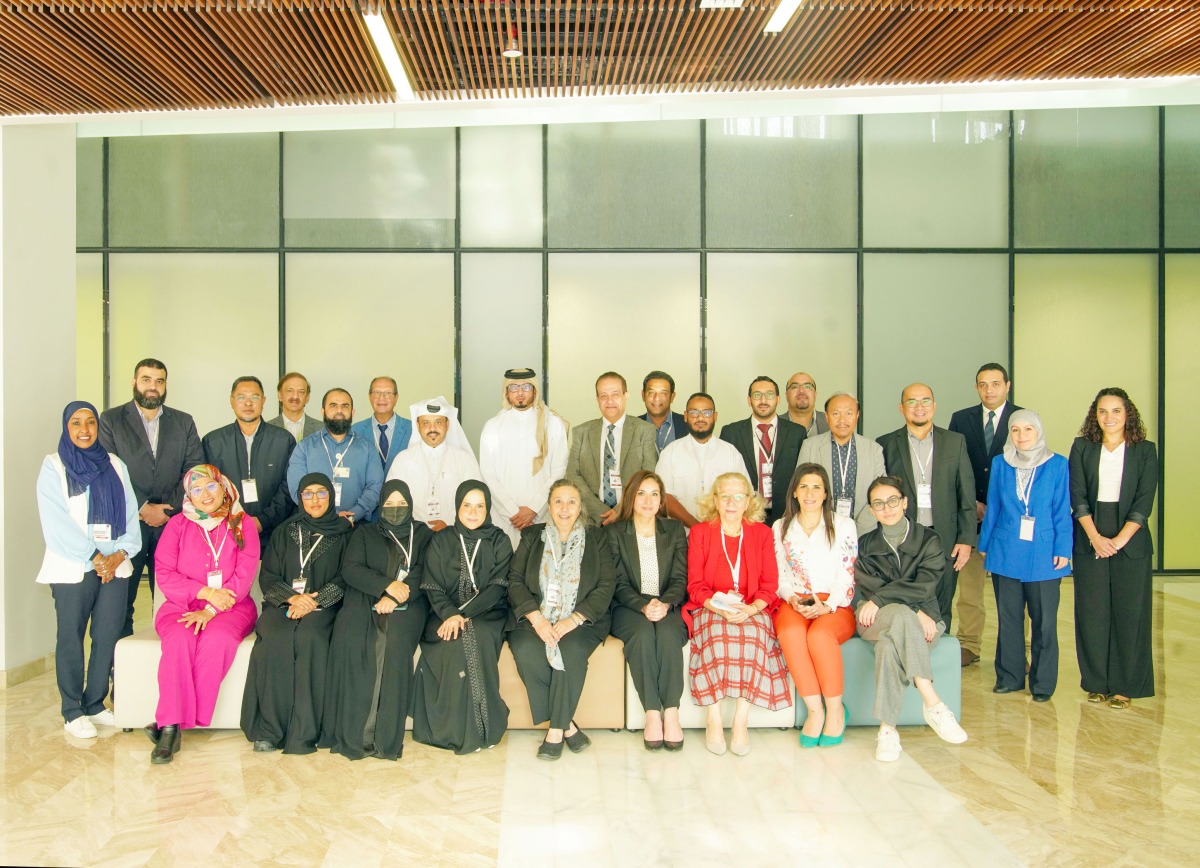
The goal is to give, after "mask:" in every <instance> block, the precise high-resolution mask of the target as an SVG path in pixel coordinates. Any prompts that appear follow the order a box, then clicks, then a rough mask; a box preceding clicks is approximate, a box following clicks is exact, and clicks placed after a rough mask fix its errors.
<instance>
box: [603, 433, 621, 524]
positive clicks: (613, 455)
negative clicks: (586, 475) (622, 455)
mask: <svg viewBox="0 0 1200 868" xmlns="http://www.w3.org/2000/svg"><path fill="white" fill-rule="evenodd" d="M616 430H617V426H616V425H613V424H612V423H611V422H610V423H609V425H608V435H607V437H606V438H605V445H604V474H603V478H602V479H601V480H600V491H601V493H602V494H603V495H604V503H605V505H607V506H608V507H610V508H611V507H614V506H616V505H617V493H616V492H615V491H613V487H612V483H611V480H612V474H613V472H614V471H615V470H616V469H617V446H616V443H617V441H616V439H615V436H616V435H615V432H616Z"/></svg>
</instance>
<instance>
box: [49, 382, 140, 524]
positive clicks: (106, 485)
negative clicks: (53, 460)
mask: <svg viewBox="0 0 1200 868" xmlns="http://www.w3.org/2000/svg"><path fill="white" fill-rule="evenodd" d="M79 410H90V411H91V412H92V415H93V416H95V417H96V421H97V422H99V420H100V414H99V413H97V412H96V408H95V407H93V406H92V405H91V404H89V403H88V402H87V401H72V402H71V403H70V404H68V405H67V407H66V409H65V410H63V415H62V434H61V435H60V436H59V438H58V457H59V458H60V459H61V460H62V463H63V469H64V470H65V471H66V473H67V495H68V496H69V497H76V496H77V495H80V494H83V493H84V492H85V491H86V492H87V496H88V518H87V520H88V524H107V525H109V526H110V528H111V529H112V536H113V539H116V538H117V537H118V536H120V531H124V529H125V486H124V485H122V484H121V477H120V476H119V475H118V474H117V468H115V467H113V463H112V459H110V458H109V457H108V453H107V452H105V451H104V447H103V446H101V445H100V438H99V437H97V438H96V439H95V440H93V441H92V445H91V446H89V447H88V448H87V449H80V448H79V447H78V446H76V445H75V441H73V440H72V439H71V435H70V434H69V433H67V423H68V422H69V421H70V419H71V416H73V415H74V414H75V413H76V412H78V411H79Z"/></svg>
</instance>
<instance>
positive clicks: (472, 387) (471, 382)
mask: <svg viewBox="0 0 1200 868" xmlns="http://www.w3.org/2000/svg"><path fill="white" fill-rule="evenodd" d="M462 311H463V314H462V403H463V406H462V407H461V413H460V414H459V415H460V417H461V419H462V423H463V428H464V429H465V430H466V432H467V437H468V439H469V440H470V441H471V445H472V446H475V447H478V445H479V432H480V431H482V430H483V423H484V422H486V421H487V420H488V419H490V418H491V417H492V416H494V415H496V413H498V412H499V411H500V385H501V380H502V379H503V376H504V372H505V371H507V370H508V369H509V368H520V367H530V368H533V369H534V370H535V371H537V373H538V383H539V388H540V386H541V384H542V383H544V382H545V379H544V378H545V373H546V372H545V371H544V370H543V366H542V255H541V254H540V253H464V254H463V255H462ZM501 336H502V337H501Z"/></svg>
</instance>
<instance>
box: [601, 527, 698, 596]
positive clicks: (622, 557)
mask: <svg viewBox="0 0 1200 868" xmlns="http://www.w3.org/2000/svg"><path fill="white" fill-rule="evenodd" d="M654 524H655V528H654V546H655V548H656V549H657V550H658V575H659V589H660V591H661V593H660V594H659V595H658V599H659V600H661V601H662V602H664V603H666V604H667V605H668V606H670V607H671V608H673V609H675V608H679V607H681V606H683V604H684V602H686V600H687V528H685V527H684V526H683V523H682V522H678V521H676V520H675V519H673V518H663V517H661V516H660V517H659V518H657V519H655V521H654ZM608 547H609V548H610V549H611V550H612V558H613V572H614V575H615V576H616V590H615V591H614V592H613V602H614V603H615V604H616V605H618V606H624V607H625V608H627V609H633V610H634V611H635V612H641V611H642V609H643V608H645V606H646V604H647V603H649V602H650V601H651V600H652V599H654V598H653V597H651V596H650V595H649V594H643V593H642V559H641V556H640V555H639V554H638V544H637V531H635V530H634V528H633V522H632V521H618V522H616V523H615V524H611V525H609V527H608Z"/></svg>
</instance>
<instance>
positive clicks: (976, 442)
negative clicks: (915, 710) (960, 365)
mask: <svg viewBox="0 0 1200 868" xmlns="http://www.w3.org/2000/svg"><path fill="white" fill-rule="evenodd" d="M1011 387H1012V383H1011V382H1009V379H1008V371H1006V370H1005V369H1004V366H1003V365H1001V364H999V363H998V362H988V363H987V364H986V365H984V366H983V367H981V368H980V369H979V371H978V373H976V374H975V391H977V392H979V400H980V403H978V404H976V405H974V406H973V407H967V408H965V409H962V410H959V411H958V412H957V413H955V414H954V415H953V416H951V417H950V427H949V430H951V431H954V432H955V433H958V434H961V435H962V436H963V437H964V438H965V439H966V441H967V456H968V457H969V458H970V459H971V471H972V472H973V474H974V476H975V517H976V518H977V519H978V521H979V522H982V521H983V512H984V510H985V509H986V508H987V492H988V480H989V478H990V474H991V472H992V459H993V458H995V457H996V456H997V455H1000V454H1001V453H1003V452H1004V444H1005V443H1006V442H1007V439H1008V417H1009V416H1011V415H1012V414H1013V413H1014V412H1016V411H1017V410H1020V409H1021V408H1020V407H1018V406H1017V405H1015V404H1010V403H1008V390H1009V389H1010V388H1011ZM984 576H985V572H984V569H983V557H982V556H981V555H980V554H979V551H978V550H976V551H973V552H972V553H971V557H970V558H969V559H968V560H967V563H966V566H964V567H963V568H962V570H961V571H960V572H959V574H958V641H959V642H960V643H961V644H962V665H963V666H969V665H971V664H972V663H974V662H975V661H976V660H978V659H979V650H980V638H981V637H982V635H983V624H984V609H983V580H984Z"/></svg>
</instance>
